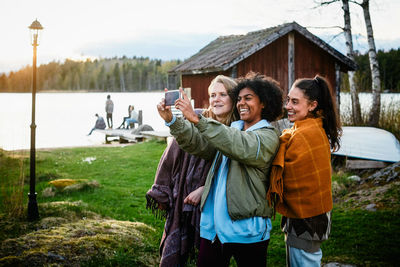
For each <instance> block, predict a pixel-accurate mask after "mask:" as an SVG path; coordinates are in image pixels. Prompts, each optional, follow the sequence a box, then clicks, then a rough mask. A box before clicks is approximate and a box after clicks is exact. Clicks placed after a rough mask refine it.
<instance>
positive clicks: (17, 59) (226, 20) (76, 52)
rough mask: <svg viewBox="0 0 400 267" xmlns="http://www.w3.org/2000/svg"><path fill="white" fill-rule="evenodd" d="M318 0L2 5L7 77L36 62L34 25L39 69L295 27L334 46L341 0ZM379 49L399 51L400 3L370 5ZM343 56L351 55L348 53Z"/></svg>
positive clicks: (187, 49) (169, 53) (183, 54)
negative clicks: (327, 0)
mask: <svg viewBox="0 0 400 267" xmlns="http://www.w3.org/2000/svg"><path fill="white" fill-rule="evenodd" d="M358 1H361V0H358ZM316 6H317V5H316V4H315V1H314V0H301V1H300V0H241V1H238V0H201V1H199V0H167V1H166V0H141V1H137V0H113V1H109V0H68V1H66V0H64V1H60V0H35V1H32V0H0V34H1V38H0V40H1V42H0V73H9V72H10V71H16V70H18V69H20V68H21V67H24V66H27V65H30V64H32V46H31V43H30V33H29V29H28V27H29V25H30V24H31V23H32V22H33V21H34V20H35V19H37V20H38V21H39V22H40V23H41V24H42V26H43V27H44V30H43V31H42V35H41V39H40V45H39V47H38V64H39V65H40V64H45V63H48V62H51V61H60V62H63V61H64V60H65V59H66V58H70V59H74V60H85V59H86V58H91V59H94V58H100V57H103V58H105V57H114V56H117V57H122V56H123V55H125V56H127V57H133V56H143V57H150V58H157V59H163V60H170V59H181V60H184V59H186V58H188V57H190V56H192V55H193V54H195V53H197V52H198V51H199V50H200V49H201V48H202V47H204V46H205V45H207V44H208V43H210V42H211V41H213V40H214V39H216V38H217V37H219V36H224V35H231V34H246V33H247V32H250V31H256V30H261V29H265V28H268V27H273V26H276V25H279V24H282V23H287V22H292V21H296V22H297V23H299V24H300V25H301V26H303V27H307V29H308V30H309V31H310V32H312V33H313V34H315V35H317V36H319V37H320V38H322V39H324V40H325V41H328V42H330V44H331V45H332V46H334V47H335V48H337V49H339V50H341V49H343V39H340V38H336V39H333V40H332V36H335V35H336V34H338V33H339V32H341V30H340V29H339V28H332V27H333V26H340V27H343V16H342V15H343V12H342V9H341V5H340V2H338V3H334V4H331V5H329V6H326V7H322V8H321V7H320V8H316ZM350 11H351V13H352V17H351V19H352V31H353V34H354V35H355V36H357V38H355V40H354V45H355V47H356V49H358V50H360V51H361V52H365V51H366V50H367V44H366V42H365V39H366V30H365V23H364V17H363V13H362V9H361V7H359V6H357V5H354V4H351V5H350ZM370 13H371V19H372V25H373V30H374V36H375V39H376V45H377V49H385V50H388V49H391V48H394V49H397V48H399V47H400V16H399V14H400V1H399V0H370ZM342 52H344V51H342Z"/></svg>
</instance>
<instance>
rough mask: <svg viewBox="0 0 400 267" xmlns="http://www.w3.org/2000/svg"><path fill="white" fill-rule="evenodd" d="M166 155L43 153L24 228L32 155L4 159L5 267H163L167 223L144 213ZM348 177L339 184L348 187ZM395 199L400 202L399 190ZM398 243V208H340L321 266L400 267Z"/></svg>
mask: <svg viewBox="0 0 400 267" xmlns="http://www.w3.org/2000/svg"><path fill="white" fill-rule="evenodd" d="M164 148H165V143H162V142H155V141H152V142H145V143H140V144H136V145H129V146H121V147H100V148H73V149H54V150H49V151H38V152H37V167H36V177H37V185H36V191H37V192H38V203H39V212H40V220H39V221H38V222H33V223H29V222H26V220H25V217H26V207H27V192H28V184H29V153H28V152H12V153H9V152H4V151H0V178H1V187H0V189H1V191H0V204H1V206H0V242H1V246H0V266H2V265H4V266H8V265H9V266H12V265H21V266H28V265H29V266H35V265H36V266H42V265H51V264H54V265H61V266H157V265H158V261H159V257H158V245H159V240H160V237H161V234H162V230H163V225H164V221H163V220H162V219H157V218H155V216H154V215H153V214H152V213H151V212H150V211H149V210H147V209H146V202H145V193H146V192H147V190H148V189H149V188H150V187H151V185H152V184H153V180H154V175H155V171H156V167H157V164H158V161H159V159H160V157H161V154H162V152H163V150H164ZM347 175H349V174H341V176H338V177H336V176H335V177H334V179H335V180H337V181H338V182H341V183H342V180H343V176H347ZM56 179H73V180H75V181H76V180H78V181H79V183H78V184H74V185H70V186H67V187H65V188H62V187H59V189H56V188H55V187H54V186H51V185H50V184H49V182H50V181H52V180H56ZM65 181H67V182H65V183H68V180H65ZM345 186H346V187H349V185H348V184H345ZM21 188H23V190H22V189H21ZM342 192H343V190H342ZM347 193H350V192H347V191H346V194H347ZM343 194H344V193H343ZM391 194H392V195H395V196H397V201H398V196H399V191H398V189H395V190H394V191H393V190H392V192H391ZM279 221H280V216H279V215H278V216H277V217H276V219H275V220H274V221H273V230H272V233H271V241H270V245H269V249H268V264H269V266H285V248H284V242H283V235H282V233H281V231H280V230H279ZM399 240H400V212H399V209H398V208H380V209H378V211H376V212H369V211H366V210H363V209H361V208H357V207H356V206H349V205H347V206H346V205H342V204H340V205H339V204H335V207H334V211H333V223H332V234H331V237H330V239H329V240H328V241H327V242H325V243H324V244H323V247H322V250H323V254H324V256H323V262H332V261H336V262H341V263H348V264H356V265H357V266H396V265H397V262H398V261H399V260H400V256H399V255H400V249H399V245H398V241H399ZM27 263H29V264H27ZM190 265H193V263H191V264H190Z"/></svg>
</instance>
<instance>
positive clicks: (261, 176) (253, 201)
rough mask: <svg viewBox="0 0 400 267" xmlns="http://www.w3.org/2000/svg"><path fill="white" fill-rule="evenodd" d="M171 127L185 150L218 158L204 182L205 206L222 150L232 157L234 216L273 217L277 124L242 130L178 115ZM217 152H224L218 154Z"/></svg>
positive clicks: (229, 200)
mask: <svg viewBox="0 0 400 267" xmlns="http://www.w3.org/2000/svg"><path fill="white" fill-rule="evenodd" d="M170 130H171V134H172V135H173V136H174V137H175V138H176V140H177V141H178V144H179V145H180V147H181V148H182V149H183V150H185V151H187V152H188V153H190V154H193V155H196V156H199V157H203V158H205V159H211V158H213V157H215V158H214V162H213V164H212V166H211V169H210V171H209V173H208V176H207V180H206V183H205V185H204V192H203V196H202V198H201V206H200V207H201V209H203V207H204V203H205V201H206V199H207V196H208V193H209V191H210V188H211V185H212V182H213V179H214V175H215V174H216V172H217V171H218V167H219V163H220V159H221V157H222V156H221V153H222V154H224V155H225V156H227V157H228V158H230V160H231V162H230V165H229V171H228V177H227V187H226V198H227V205H228V213H229V216H230V217H231V219H232V220H240V219H244V218H249V217H253V216H260V217H271V215H272V209H271V208H270V207H269V205H268V202H267V199H266V191H267V190H268V187H269V171H270V167H271V163H272V161H273V159H274V156H275V154H276V152H277V150H278V147H279V132H278V131H277V130H276V129H275V128H274V127H272V126H266V127H262V128H259V129H255V130H253V131H240V130H238V129H235V128H232V127H228V126H226V125H223V124H221V123H219V122H217V121H215V120H213V119H209V118H204V117H202V116H201V117H200V121H199V123H198V124H197V125H196V126H194V124H192V123H190V122H188V121H186V120H183V119H182V118H178V119H177V120H176V122H175V123H174V124H172V125H171V126H170ZM216 151H220V152H221V153H218V154H217V155H216V156H215V154H216Z"/></svg>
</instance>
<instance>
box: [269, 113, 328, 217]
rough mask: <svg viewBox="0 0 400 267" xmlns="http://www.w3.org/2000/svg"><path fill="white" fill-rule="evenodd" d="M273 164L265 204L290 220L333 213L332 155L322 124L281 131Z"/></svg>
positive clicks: (309, 123) (310, 123)
mask: <svg viewBox="0 0 400 267" xmlns="http://www.w3.org/2000/svg"><path fill="white" fill-rule="evenodd" d="M279 141H280V146H279V150H278V153H277V155H276V157H275V159H274V161H273V163H272V169H271V176H270V178H271V180H270V188H269V191H268V195H267V197H268V200H269V201H270V202H273V203H274V204H275V207H276V210H277V211H278V212H279V213H281V214H282V215H284V216H286V217H289V218H309V217H312V216H316V215H320V214H322V213H325V212H328V211H330V210H331V209H332V192H331V153H330V146H329V141H328V138H327V136H326V134H325V131H324V129H323V128H322V120H321V119H320V118H317V119H313V118H310V119H305V120H302V121H298V122H295V124H294V125H293V127H292V128H291V129H287V130H284V131H283V133H282V135H281V137H280V138H279Z"/></svg>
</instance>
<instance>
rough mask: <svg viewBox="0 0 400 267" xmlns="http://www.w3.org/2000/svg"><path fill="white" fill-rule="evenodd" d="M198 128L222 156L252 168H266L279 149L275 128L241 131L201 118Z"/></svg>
mask: <svg viewBox="0 0 400 267" xmlns="http://www.w3.org/2000/svg"><path fill="white" fill-rule="evenodd" d="M196 128H197V129H198V130H199V132H200V134H201V135H202V136H203V138H204V139H206V140H207V141H208V142H209V143H210V144H211V145H213V146H214V147H215V148H216V149H217V150H218V151H221V153H222V154H224V155H226V156H227V157H229V158H232V159H234V160H237V161H239V162H241V163H243V164H246V165H250V166H255V167H261V168H262V167H265V164H266V162H270V161H272V160H273V157H274V156H275V153H276V151H277V149H278V147H279V135H278V133H277V131H276V130H275V129H274V128H273V127H271V128H261V129H258V130H254V131H240V130H238V129H236V128H232V127H228V126H226V125H224V124H221V123H219V122H217V121H215V120H212V119H208V118H204V117H202V116H200V119H199V122H198V123H197V124H196Z"/></svg>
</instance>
